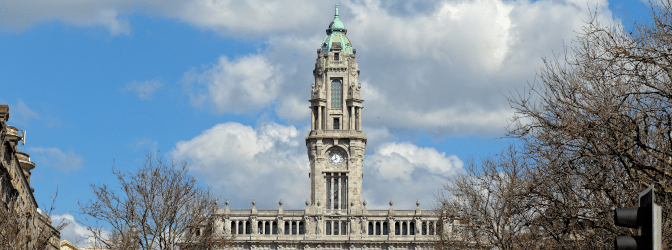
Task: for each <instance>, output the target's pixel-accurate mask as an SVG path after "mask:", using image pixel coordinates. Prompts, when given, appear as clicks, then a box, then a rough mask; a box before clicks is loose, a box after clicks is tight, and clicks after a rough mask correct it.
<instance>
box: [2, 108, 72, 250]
mask: <svg viewBox="0 0 672 250" xmlns="http://www.w3.org/2000/svg"><path fill="white" fill-rule="evenodd" d="M8 120H9V106H7V105H0V143H1V144H0V145H1V148H0V155H1V156H2V157H1V160H0V209H1V211H0V212H1V213H0V220H3V221H0V223H8V222H9V223H17V222H18V224H20V225H25V227H23V226H22V230H28V231H27V233H26V232H25V231H21V232H20V233H18V234H12V235H10V237H12V238H21V239H18V241H19V242H24V243H27V244H28V245H27V247H30V244H32V243H31V242H34V240H33V241H31V240H30V239H31V238H32V239H36V238H39V237H36V236H37V235H38V234H40V233H41V232H43V230H47V234H48V237H50V238H49V244H48V249H59V248H60V247H59V245H60V244H59V241H60V232H58V231H57V230H56V229H55V228H54V227H52V226H51V219H50V218H49V216H48V215H46V214H45V213H44V212H41V211H39V210H38V209H37V208H38V205H37V202H36V201H35V197H34V196H33V192H34V191H35V190H34V189H33V188H31V187H30V175H31V171H32V170H33V169H34V168H35V163H33V162H31V161H30V155H28V154H26V153H23V152H19V151H18V145H19V142H20V141H21V140H24V139H25V131H22V132H21V133H19V129H17V128H15V127H12V126H10V125H9V121H8ZM6 216H7V217H6ZM5 233H10V234H11V232H7V231H5ZM45 239H46V238H45Z"/></svg>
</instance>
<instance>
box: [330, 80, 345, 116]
mask: <svg viewBox="0 0 672 250" xmlns="http://www.w3.org/2000/svg"><path fill="white" fill-rule="evenodd" d="M331 108H333V109H340V108H343V83H341V80H338V79H336V80H333V81H332V82H331Z"/></svg>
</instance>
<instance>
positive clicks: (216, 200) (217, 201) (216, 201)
mask: <svg viewBox="0 0 672 250" xmlns="http://www.w3.org/2000/svg"><path fill="white" fill-rule="evenodd" d="M215 206H216V207H219V199H215Z"/></svg>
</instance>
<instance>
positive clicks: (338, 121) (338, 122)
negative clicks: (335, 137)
mask: <svg viewBox="0 0 672 250" xmlns="http://www.w3.org/2000/svg"><path fill="white" fill-rule="evenodd" d="M340 125H341V124H340V119H339V118H334V129H340Z"/></svg>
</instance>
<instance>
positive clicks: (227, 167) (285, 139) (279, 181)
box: [172, 122, 310, 208]
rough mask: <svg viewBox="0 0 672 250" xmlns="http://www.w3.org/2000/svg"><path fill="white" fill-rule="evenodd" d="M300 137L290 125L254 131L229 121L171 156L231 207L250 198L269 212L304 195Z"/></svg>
mask: <svg viewBox="0 0 672 250" xmlns="http://www.w3.org/2000/svg"><path fill="white" fill-rule="evenodd" d="M302 136H303V134H302V135H299V132H298V131H297V129H296V128H295V127H294V126H283V125H279V124H275V123H269V124H264V125H261V126H260V127H258V128H256V129H255V128H252V127H250V126H244V125H242V124H239V123H234V122H229V123H223V124H218V125H216V126H214V127H213V128H211V129H208V130H206V131H204V132H203V133H202V134H201V135H199V136H196V137H194V138H193V139H191V140H189V141H180V142H178V143H177V144H176V146H175V149H174V150H173V151H172V155H173V156H174V157H175V158H177V159H186V160H188V161H189V162H190V163H191V164H192V165H191V166H192V170H193V171H195V172H196V173H198V174H199V175H201V176H203V178H204V179H205V182H206V183H207V184H208V185H209V186H211V187H213V188H214V189H215V191H216V192H215V193H218V194H219V193H221V194H222V198H226V199H230V200H232V206H234V205H233V204H236V205H235V207H238V208H242V206H245V205H247V206H249V205H248V204H249V202H251V201H252V199H256V201H257V206H258V207H264V206H266V207H272V206H277V205H275V204H277V202H278V200H279V199H282V200H283V202H285V204H287V206H293V207H299V205H300V204H303V202H305V200H306V199H307V198H309V194H310V191H309V189H308V188H309V186H310V182H309V180H308V172H310V170H309V166H308V157H307V155H306V153H305V152H306V150H305V148H302V144H300V143H299V142H300V141H301V140H302ZM269 187H272V188H269ZM241 203H243V204H245V205H241Z"/></svg>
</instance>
